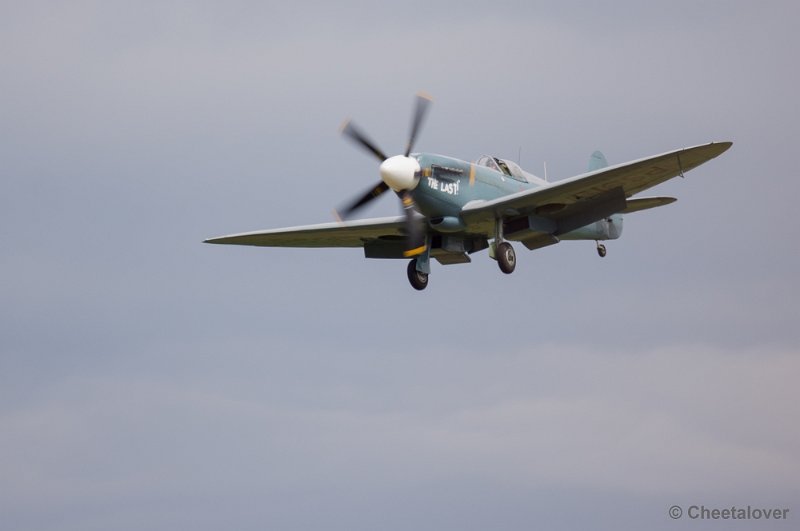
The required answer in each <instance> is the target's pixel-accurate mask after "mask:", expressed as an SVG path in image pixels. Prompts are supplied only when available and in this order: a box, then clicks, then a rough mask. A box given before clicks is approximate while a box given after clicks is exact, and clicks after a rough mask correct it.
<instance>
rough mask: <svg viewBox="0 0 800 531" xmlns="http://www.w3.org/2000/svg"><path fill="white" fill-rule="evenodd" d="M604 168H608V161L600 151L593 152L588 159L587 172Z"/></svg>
mask: <svg viewBox="0 0 800 531" xmlns="http://www.w3.org/2000/svg"><path fill="white" fill-rule="evenodd" d="M606 166H608V161H607V160H606V156H605V155H603V154H602V153H601V152H600V151H595V152H594V153H592V156H591V157H589V171H595V170H602V169H603V168H605V167H606Z"/></svg>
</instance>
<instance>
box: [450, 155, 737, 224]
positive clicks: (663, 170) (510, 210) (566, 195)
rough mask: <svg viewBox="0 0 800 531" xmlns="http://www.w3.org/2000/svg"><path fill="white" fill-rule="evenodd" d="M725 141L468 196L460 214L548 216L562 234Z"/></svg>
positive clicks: (467, 217)
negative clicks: (485, 197) (481, 197)
mask: <svg viewBox="0 0 800 531" xmlns="http://www.w3.org/2000/svg"><path fill="white" fill-rule="evenodd" d="M730 147H731V142H718V143H711V144H704V145H701V146H694V147H690V148H686V149H679V150H676V151H670V152H668V153H664V154H661V155H656V156H654V157H647V158H644V159H639V160H635V161H632V162H627V163H625V164H619V165H616V166H610V167H607V168H603V169H600V170H597V171H592V172H589V173H585V174H582V175H578V176H576V177H572V178H569V179H565V180H563V181H559V182H556V183H553V184H551V185H549V186H544V187H541V188H534V189H531V190H525V191H523V192H518V193H515V194H511V195H508V196H504V197H500V198H498V199H493V200H491V201H472V202H470V203H468V204H467V205H466V206H465V207H464V209H463V211H462V217H463V219H464V221H466V222H467V223H468V224H479V223H485V222H487V221H490V220H494V219H497V218H513V217H518V216H526V215H531V214H533V215H537V216H540V217H542V218H547V219H549V220H552V221H553V222H555V223H556V224H557V226H558V229H557V231H556V234H559V233H562V234H563V233H565V232H569V231H570V230H574V229H576V228H578V227H582V226H584V225H587V224H589V223H592V222H594V221H597V220H598V219H602V218H603V217H605V216H609V215H611V214H614V213H617V212H623V211H625V209H626V208H628V202H627V198H629V197H631V196H633V195H634V194H637V193H639V192H641V191H643V190H647V189H648V188H652V187H653V186H656V185H657V184H660V183H662V182H664V181H666V180H669V179H672V178H673V177H677V176H678V175H683V173H685V172H687V171H689V170H691V169H693V168H696V167H697V166H699V165H701V164H703V163H704V162H707V161H709V160H711V159H713V158H714V157H717V156H719V155H721V154H722V153H723V152H725V151H726V150H727V149H728V148H730ZM634 204H635V203H634ZM637 206H639V207H643V206H644V204H643V203H642V204H640V205H637ZM653 206H656V205H653ZM645 208H647V207H645ZM636 210H641V208H636Z"/></svg>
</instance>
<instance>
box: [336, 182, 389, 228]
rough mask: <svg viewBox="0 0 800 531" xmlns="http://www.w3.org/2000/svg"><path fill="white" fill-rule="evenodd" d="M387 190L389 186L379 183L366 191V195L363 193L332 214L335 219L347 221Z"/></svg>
mask: <svg viewBox="0 0 800 531" xmlns="http://www.w3.org/2000/svg"><path fill="white" fill-rule="evenodd" d="M388 189H389V185H387V184H386V183H385V182H383V181H381V182H380V183H378V184H377V185H375V186H373V187H372V188H370V189H369V190H367V193H365V194H364V195H362V196H361V197H359V198H358V199H356V200H355V201H353V202H352V203H351V204H350V205H348V206H347V207H346V208H344V209H342V210H337V211H334V213H335V214H336V217H337V218H339V219H347V218H349V217H350V216H352V215H353V213H354V212H356V211H357V210H359V209H360V208H361V207H363V206H364V205H366V204H367V203H369V202H370V201H372V200H373V199H375V198H376V197H378V196H379V195H381V194H382V193H383V192H385V191H386V190H388Z"/></svg>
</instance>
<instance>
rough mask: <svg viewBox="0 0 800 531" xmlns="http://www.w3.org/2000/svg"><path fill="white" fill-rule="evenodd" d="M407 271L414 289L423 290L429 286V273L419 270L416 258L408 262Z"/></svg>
mask: <svg viewBox="0 0 800 531" xmlns="http://www.w3.org/2000/svg"><path fill="white" fill-rule="evenodd" d="M406 272H407V273H408V281H409V282H410V283H411V286H412V287H413V288H414V289H416V290H419V291H422V290H424V289H425V288H427V287H428V274H427V273H423V272H422V271H418V270H417V259H416V258H414V259H413V260H411V261H410V262H409V263H408V269H407V270H406Z"/></svg>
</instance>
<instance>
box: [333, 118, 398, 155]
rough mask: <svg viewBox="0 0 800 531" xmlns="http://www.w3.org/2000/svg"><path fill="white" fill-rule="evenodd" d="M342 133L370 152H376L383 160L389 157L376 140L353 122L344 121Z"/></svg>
mask: <svg viewBox="0 0 800 531" xmlns="http://www.w3.org/2000/svg"><path fill="white" fill-rule="evenodd" d="M342 134H343V135H345V136H347V137H349V138H350V139H351V140H353V141H354V142H355V143H356V144H358V145H360V146H361V147H363V148H364V149H366V150H367V151H369V152H370V153H372V154H374V155H375V156H376V157H378V159H379V160H380V161H381V162H383V161H384V160H386V159H388V158H389V157H387V156H386V154H385V153H384V152H383V151H381V148H379V147H378V146H377V145H376V144H375V142H373V141H372V140H370V139H369V138H368V137H367V135H365V134H364V133H363V132H362V131H361V130H360V129H359V128H357V127H356V126H355V125H353V122H351V121H349V120H348V121H347V122H345V123H344V125H342Z"/></svg>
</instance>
